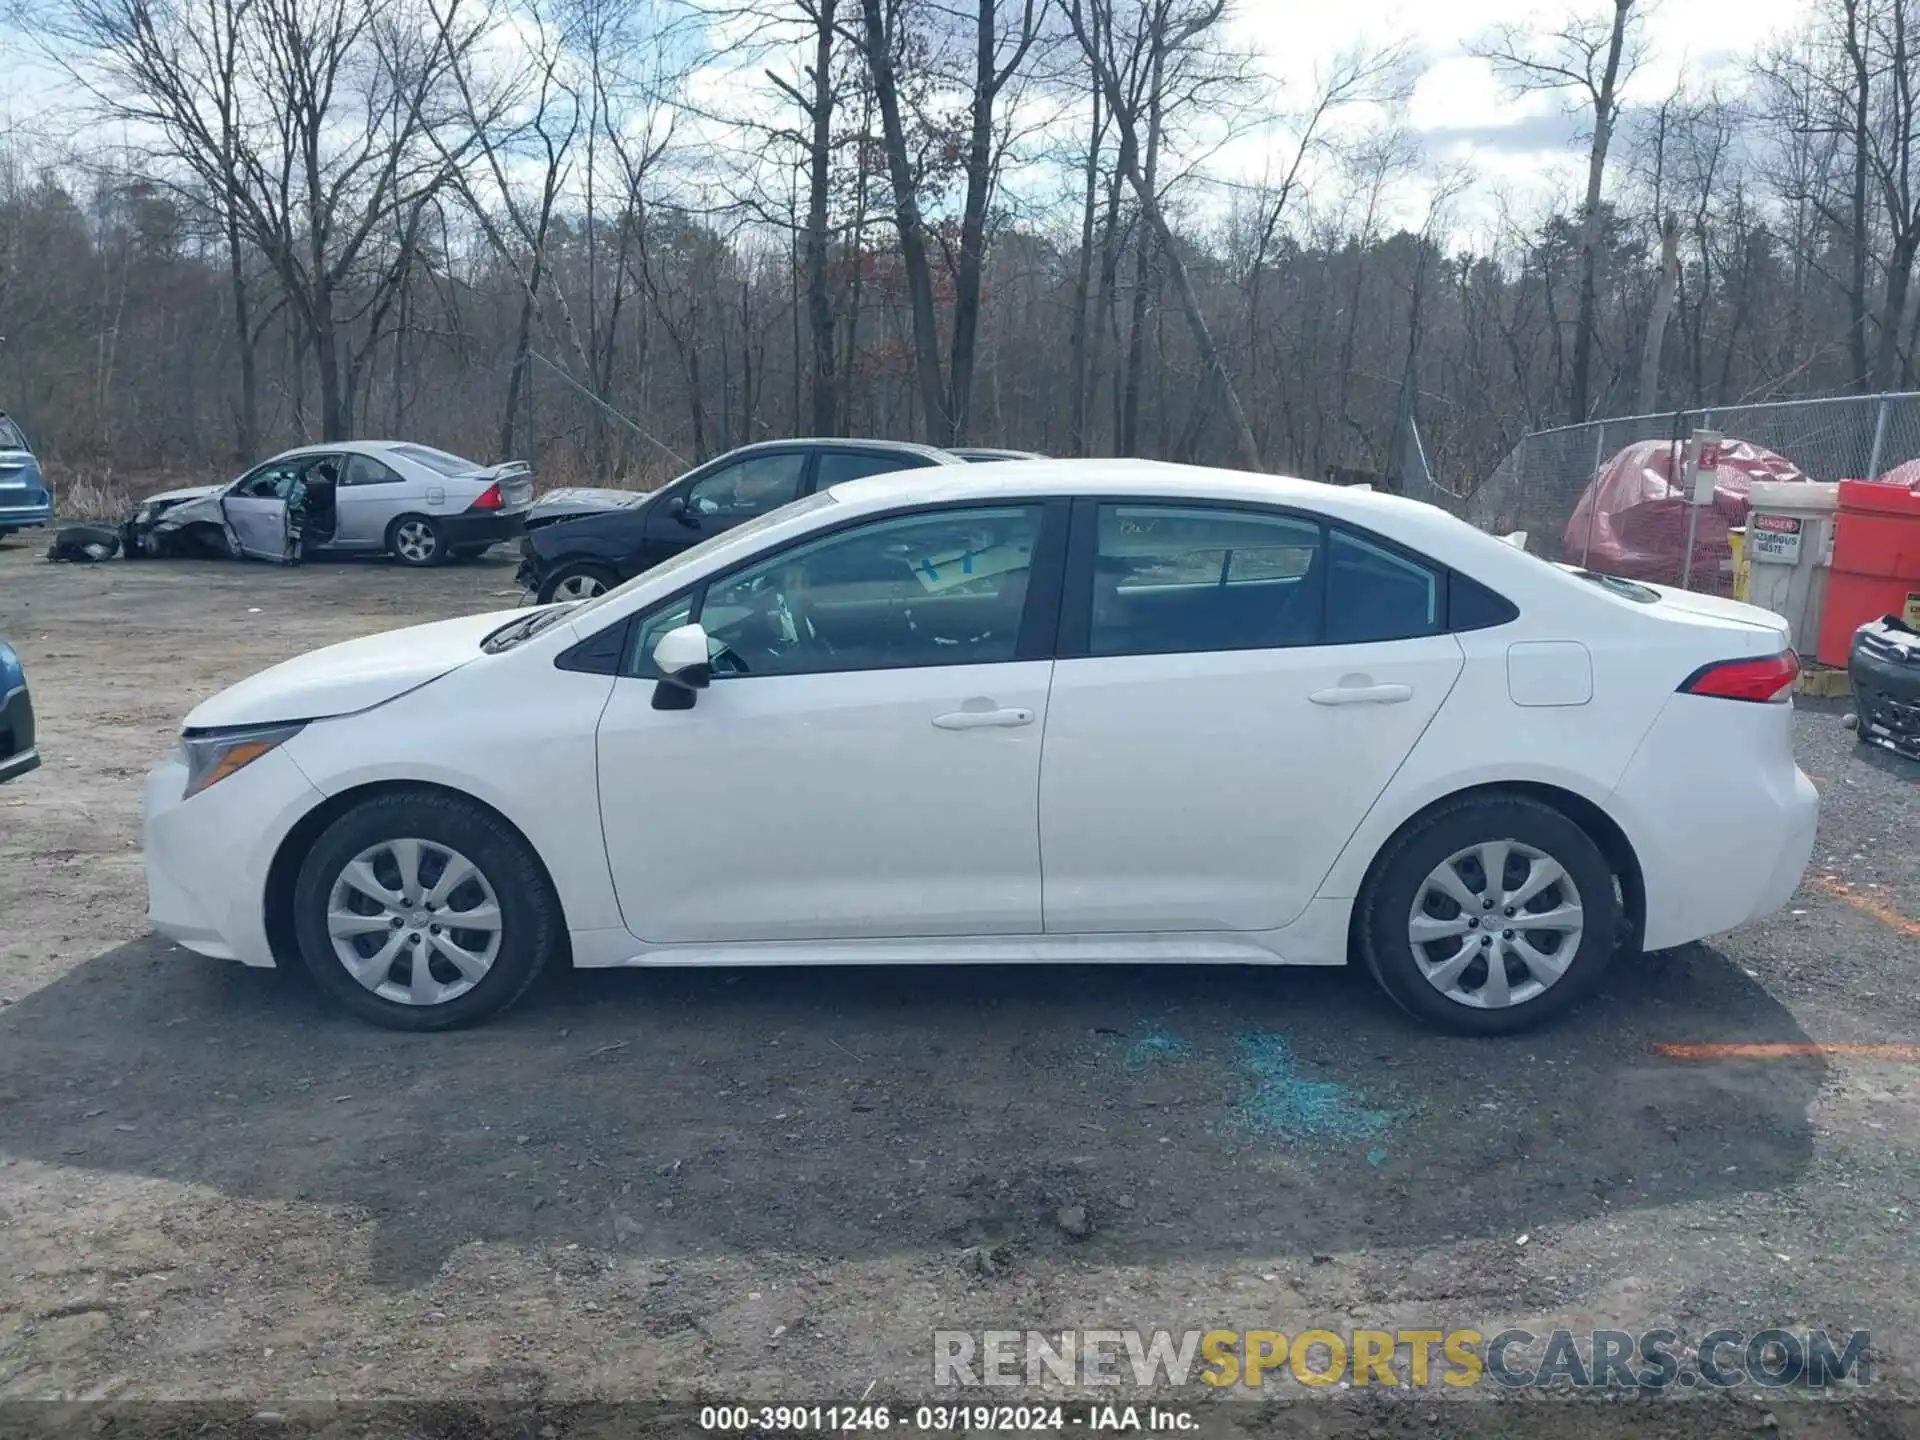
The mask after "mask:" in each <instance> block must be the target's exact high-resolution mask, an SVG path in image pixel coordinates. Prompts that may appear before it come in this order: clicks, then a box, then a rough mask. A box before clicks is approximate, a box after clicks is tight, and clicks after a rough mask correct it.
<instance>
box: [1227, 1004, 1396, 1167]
mask: <svg viewBox="0 0 1920 1440" xmlns="http://www.w3.org/2000/svg"><path fill="white" fill-rule="evenodd" d="M1238 1046H1239V1051H1240V1056H1239V1058H1240V1066H1241V1068H1242V1069H1243V1070H1245V1071H1247V1073H1248V1074H1250V1075H1251V1076H1252V1077H1253V1080H1254V1089H1253V1093H1252V1094H1251V1095H1249V1096H1247V1098H1246V1099H1244V1100H1242V1101H1241V1102H1240V1103H1239V1104H1238V1105H1235V1106H1234V1107H1233V1108H1232V1109H1231V1110H1230V1111H1229V1112H1228V1119H1229V1120H1230V1121H1231V1122H1232V1123H1233V1124H1235V1125H1238V1126H1240V1127H1241V1128H1243V1129H1246V1130H1251V1131H1253V1132H1255V1133H1256V1134H1260V1135H1274V1136H1278V1137H1280V1138H1282V1139H1286V1140H1326V1141H1333V1142H1336V1143H1337V1142H1345V1141H1357V1140H1371V1139H1373V1138H1374V1137H1375V1136H1377V1135H1379V1134H1381V1133H1383V1132H1384V1131H1385V1130H1386V1129H1387V1127H1388V1125H1389V1124H1391V1123H1392V1120H1393V1117H1392V1116H1391V1115H1390V1114H1389V1113H1388V1112H1387V1111H1385V1110H1376V1109H1373V1108H1372V1107H1371V1106H1368V1105H1366V1104H1364V1103H1362V1100H1361V1097H1359V1096H1358V1095H1357V1094H1356V1092H1355V1091H1354V1090H1353V1089H1352V1088H1351V1087H1350V1086H1346V1085H1340V1084H1336V1083H1334V1082H1333V1081H1331V1080H1308V1079H1306V1078H1304V1077H1303V1076H1302V1075H1301V1074H1300V1071H1299V1067H1298V1065H1297V1064H1296V1062H1295V1061H1294V1058H1293V1052H1292V1050H1291V1049H1290V1048H1289V1047H1288V1045H1287V1042H1286V1039H1285V1037H1284V1036H1280V1035H1272V1034H1268V1033H1265V1032H1263V1031H1258V1030H1255V1031H1252V1032H1250V1033H1248V1034H1245V1035H1242V1036H1241V1037H1240V1038H1239V1041H1238ZM1368 1158H1369V1159H1371V1158H1372V1156H1371V1155H1369V1157H1368ZM1381 1158H1382V1159H1385V1158H1386V1157H1385V1152H1382V1153H1381ZM1375 1163H1378V1162H1375Z"/></svg>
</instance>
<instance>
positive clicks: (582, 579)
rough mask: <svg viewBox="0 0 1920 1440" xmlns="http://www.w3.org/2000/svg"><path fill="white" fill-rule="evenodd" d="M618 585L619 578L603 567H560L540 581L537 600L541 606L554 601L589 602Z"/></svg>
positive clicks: (579, 565)
mask: <svg viewBox="0 0 1920 1440" xmlns="http://www.w3.org/2000/svg"><path fill="white" fill-rule="evenodd" d="M619 583H620V577H619V576H618V575H615V574H614V573H613V572H612V571H611V570H609V569H607V568H606V567H605V566H604V565H586V564H572V565H562V566H560V567H559V568H557V569H556V570H555V571H554V572H553V573H552V574H551V575H548V576H547V577H545V578H544V579H543V580H541V582H540V590H539V600H540V603H541V604H542V605H551V604H553V602H554V601H556V600H591V599H593V598H594V596H596V595H604V594H606V593H607V591H609V590H611V589H613V587H614V586H616V585H618V584H619Z"/></svg>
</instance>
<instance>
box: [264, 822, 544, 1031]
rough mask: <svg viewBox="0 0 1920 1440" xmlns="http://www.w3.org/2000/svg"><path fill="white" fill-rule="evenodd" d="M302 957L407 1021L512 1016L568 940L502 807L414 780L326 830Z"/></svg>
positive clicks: (316, 973) (350, 1004)
mask: <svg viewBox="0 0 1920 1440" xmlns="http://www.w3.org/2000/svg"><path fill="white" fill-rule="evenodd" d="M293 913H294V929H295V933H296V934H297V936H298V938H299V943H300V958H301V960H302V962H303V963H304V964H305V965H306V968H307V970H308V972H309V973H310V974H312V976H313V978H314V980H315V981H316V982H317V983H318V984H319V986H320V988H321V989H322V990H323V991H325V992H326V993H327V994H328V995H329V996H330V997H332V998H333V999H334V1000H335V1001H337V1002H338V1003H339V1004H340V1005H342V1006H343V1007H344V1008H346V1009H348V1010H350V1011H352V1012H353V1013H354V1014H356V1015H358V1016H360V1017H361V1018H362V1019H366V1020H371V1021H372V1022H373V1023H374V1024H376V1025H383V1026H386V1027H387V1028H389V1029H394V1030H447V1029H452V1028H453V1027H455V1026H459V1025H469V1024H472V1023H474V1022H476V1021H479V1020H484V1019H486V1018H488V1017H489V1016H492V1015H495V1014H498V1013H499V1012H500V1011H501V1010H504V1009H505V1008H506V1007H507V1006H509V1005H511V1004H512V1003H513V1002H514V1001H515V1000H517V999H518V998H519V997H520V996H521V995H522V994H523V993H524V992H525V991H526V989H527V987H528V986H529V985H531V984H532V983H533V982H534V980H535V979H537V978H538V976H539V975H540V972H541V971H542V970H543V969H545V967H546V965H547V963H548V962H549V961H550V960H551V959H552V957H553V956H554V954H555V953H556V952H558V951H559V950H560V948H561V945H562V942H563V938H564V937H563V927H562V924H561V919H560V907H559V903H558V901H557V900H556V899H555V897H554V894H553V887H552V885H551V884H550V883H549V881H548V879H547V875H546V872H545V870H544V869H543V868H542V866H541V864H540V861H539V858H538V857H537V856H536V855H535V854H534V853H533V851H532V850H531V849H530V848H529V847H528V845H527V843H526V842H525V841H524V840H523V839H521V838H520V836H519V835H517V834H516V833H515V832H514V831H513V830H512V829H511V828H510V827H508V826H507V825H506V824H505V823H504V822H503V821H501V820H500V819H499V818H498V817H497V816H495V815H494V814H493V813H492V812H490V811H488V810H485V809H483V808H482V807H480V806H478V805H475V804H473V803H471V802H469V801H466V800H463V799H461V798H459V797H457V796H452V795H445V794H438V793H433V792H425V791H403V792H398V793H392V794H386V795H380V796H375V797H373V798H371V799H368V800H365V801H362V802H361V803H360V804H358V805H355V806H354V807H353V808H351V809H350V810H348V811H347V812H346V813H345V814H343V815H341V816H340V817H339V818H338V819H336V820H335V821H334V822H333V823H332V824H330V825H329V826H327V828H326V829H325V830H324V831H323V832H322V833H321V835H320V838H319V839H318V840H317V841H316V842H315V843H314V846H313V848H312V850H310V851H309V852H308V854H307V857H306V860H305V861H304V862H303V863H302V865H301V867H300V872H299V876H298V878H297V880H296V881H295V885H294V903H293Z"/></svg>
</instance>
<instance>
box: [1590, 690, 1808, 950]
mask: <svg viewBox="0 0 1920 1440" xmlns="http://www.w3.org/2000/svg"><path fill="white" fill-rule="evenodd" d="M1607 808H1608V809H1609V810H1610V811H1611V812H1612V814H1613V815H1614V818H1615V819H1616V820H1618V821H1619V822H1620V825H1621V828H1622V829H1623V830H1625V831H1626V834H1627V839H1628V840H1629V842H1631V844H1632V845H1633V848H1634V853H1635V854H1636V855H1637V856H1638V857H1639V860H1640V869H1641V873H1642V877H1643V879H1644V881H1645V888H1646V902H1647V915H1646V928H1645V931H1644V934H1643V936H1642V943H1643V944H1644V945H1645V947H1646V948H1647V949H1649V950H1662V949H1667V948H1670V947H1672V946H1675V945H1683V944H1686V943H1687V942H1688V941H1691V940H1701V939H1704V938H1706V937H1707V936H1709V935H1717V934H1720V933H1721V932H1723V931H1726V930H1732V929H1734V928H1736V927H1737V926H1740V925H1744V924H1746V923H1747V922H1748V921H1750V920H1758V919H1760V918H1761V917H1762V916H1765V915H1771V914H1772V913H1773V912H1774V911H1776V910H1778V909H1780V908H1781V906H1783V905H1785V904H1786V903H1787V901H1788V899H1789V898H1790V897H1791V896H1792V895H1793V892H1794V891H1795V889H1797V888H1798V887H1799V884H1800V879H1801V877H1802V875H1804V874H1805V873H1806V868H1807V862H1808V860H1809V859H1811V858H1812V855H1813V841H1814V833H1815V829H1816V827H1817V825H1818V821H1819V816H1820V795H1819V792H1818V791H1816V790H1815V789H1814V788H1813V782H1812V781H1811V780H1809V779H1808V778H1807V777H1806V776H1805V775H1804V774H1802V773H1801V771H1800V768H1799V767H1798V766H1797V765H1795V764H1794V760H1793V710H1792V707H1791V706H1790V705H1785V704H1779V705H1749V704H1744V703H1741V702H1739V701H1730V700H1714V699H1706V698H1702V697H1696V696H1690V695H1676V696H1674V697H1673V699H1671V700H1670V701H1668V702H1667V707H1666V709H1665V710H1664V711H1662V712H1661V715H1660V718H1659V719H1658V720H1657V721H1655V722H1654V726H1653V728H1652V729H1651V730H1650V731H1649V732H1648V733H1647V736H1646V738H1645V739H1644V740H1643V741H1642V742H1641V744H1640V748H1639V750H1638V751H1636V752H1635V754H1634V757H1633V760H1632V762H1631V763H1630V764H1629V765H1628V766H1627V769H1626V773H1625V774H1623V775H1622V776H1621V779H1620V784H1619V786H1618V788H1617V789H1616V790H1615V791H1614V793H1613V796H1612V798H1611V800H1610V802H1609V804H1608V807H1607Z"/></svg>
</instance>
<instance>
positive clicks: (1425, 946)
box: [1407, 840, 1586, 1010]
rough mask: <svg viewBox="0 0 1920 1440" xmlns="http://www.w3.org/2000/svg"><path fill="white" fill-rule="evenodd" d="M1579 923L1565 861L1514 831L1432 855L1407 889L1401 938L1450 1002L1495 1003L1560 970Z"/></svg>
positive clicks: (1534, 988)
mask: <svg viewBox="0 0 1920 1440" xmlns="http://www.w3.org/2000/svg"><path fill="white" fill-rule="evenodd" d="M1585 929H1586V917H1585V912H1584V911H1583V910H1582V909H1581V905H1580V892H1579V890H1578V889H1577V888H1576V887H1575V885H1574V883H1573V877H1572V875H1570V874H1569V873H1568V871H1567V868H1566V867H1565V866H1564V865H1562V864H1561V863H1560V862H1559V861H1557V860H1555V859H1554V858H1553V857H1552V856H1551V855H1549V854H1547V853H1546V852H1545V851H1544V850H1540V849H1536V848H1535V847H1533V846H1531V845H1523V844H1521V843H1520V842H1519V841H1517V840H1488V841H1484V842H1482V843H1481V844H1478V845H1474V846H1470V847H1469V848H1467V849H1465V850H1460V851H1456V852H1455V853H1454V854H1452V855H1450V856H1448V857H1447V858H1446V859H1445V860H1443V861H1441V862H1440V864H1438V865H1436V866H1435V867H1434V868H1433V869H1432V871H1430V872H1429V873H1428V875H1427V878H1426V879H1425V880H1424V881H1422V882H1421V884H1420V887H1419V889H1418V890H1416V891H1415V892H1414V897H1413V909H1412V912H1411V913H1410V914H1409V915H1408V917H1407V938H1408V940H1409V942H1410V943H1411V945H1412V949H1413V957H1414V961H1415V963H1416V964H1417V965H1418V966H1419V969H1420V973H1421V975H1422V976H1423V977H1424V978H1425V979H1426V981H1427V983H1428V984H1429V985H1431V986H1433V988H1434V989H1436V990H1438V991H1439V992H1440V993H1441V994H1442V995H1445V996H1446V997H1447V998H1448V999H1449V1000H1452V1001H1454V1002H1455V1003H1456V1004H1460V1005H1469V1006H1473V1007H1475V1008H1478V1009H1486V1010H1498V1009H1504V1008H1506V1007H1508V1006H1512V1005H1524V1004H1526V1003H1527V1002H1528V1001H1529V1000H1534V999H1537V998H1538V997H1539V996H1540V995H1542V994H1544V993H1545V992H1546V991H1547V990H1548V989H1550V988H1551V987H1552V986H1553V985H1554V984H1556V983H1557V982H1558V981H1559V980H1560V978H1561V977H1562V976H1563V975H1565V974H1566V972H1567V967H1568V966H1569V965H1571V964H1572V963H1573V958H1574V956H1575V955H1577V954H1578V953H1579V950H1580V937H1581V935H1582V934H1583V933H1584V931H1585Z"/></svg>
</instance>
